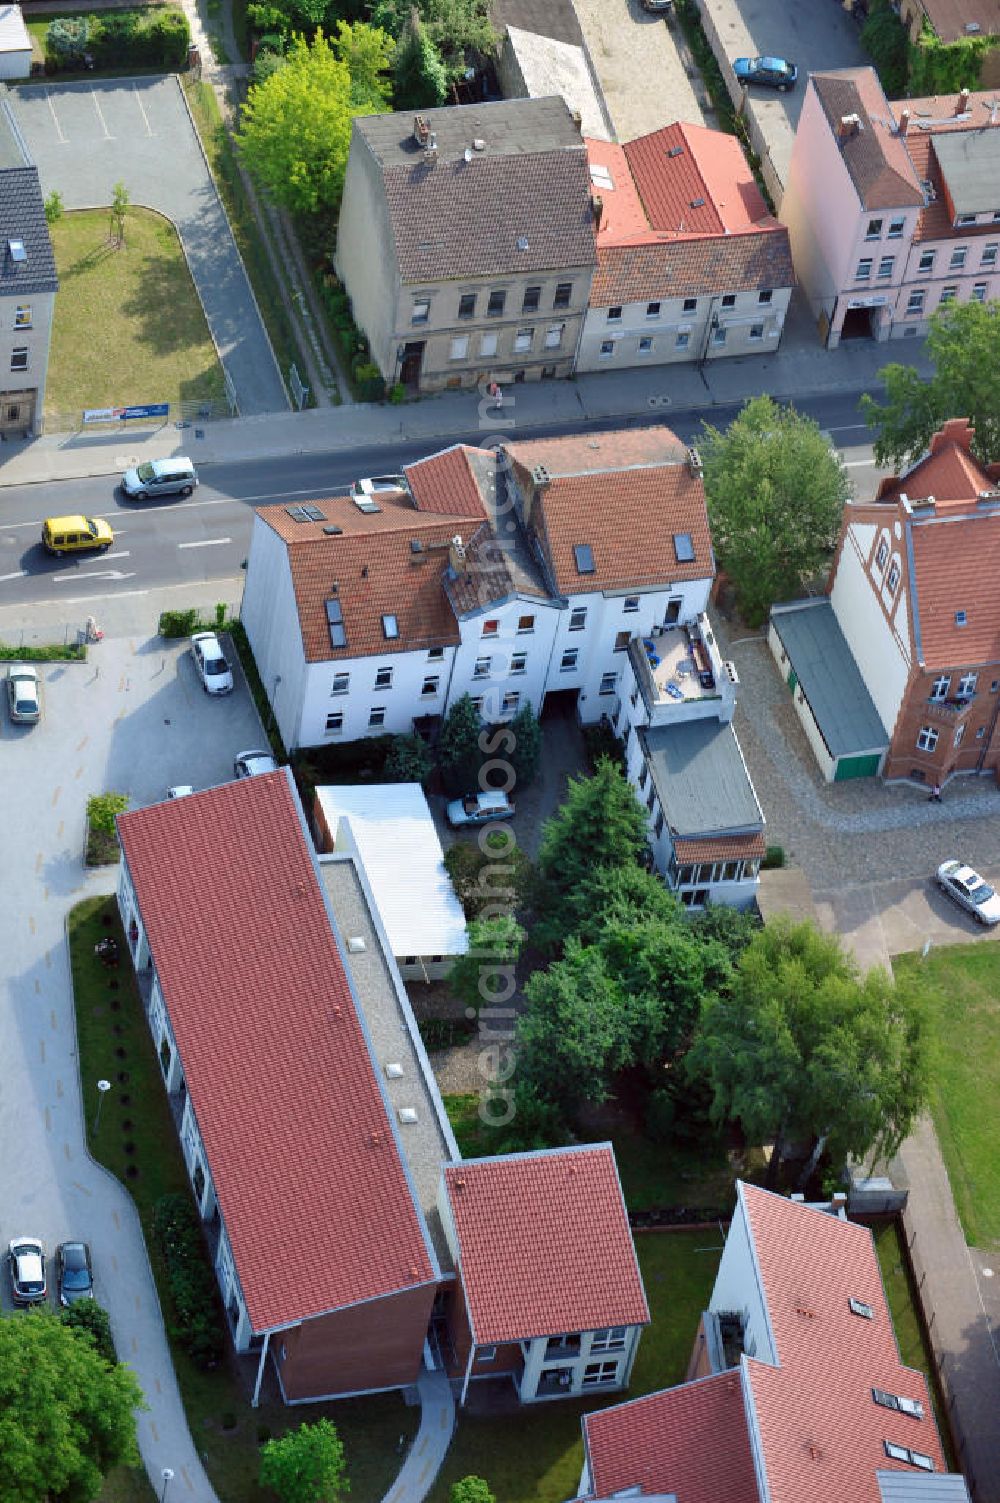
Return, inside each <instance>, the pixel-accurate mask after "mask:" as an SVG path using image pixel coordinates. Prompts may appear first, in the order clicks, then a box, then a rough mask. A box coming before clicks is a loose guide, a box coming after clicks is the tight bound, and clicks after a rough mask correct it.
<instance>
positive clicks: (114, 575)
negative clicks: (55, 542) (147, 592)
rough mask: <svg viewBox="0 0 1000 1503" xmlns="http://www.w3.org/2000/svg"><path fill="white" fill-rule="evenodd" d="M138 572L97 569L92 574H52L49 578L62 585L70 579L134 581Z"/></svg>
mask: <svg viewBox="0 0 1000 1503" xmlns="http://www.w3.org/2000/svg"><path fill="white" fill-rule="evenodd" d="M136 572H137V571H136V570H135V569H129V570H125V569H95V570H94V572H93V573H92V574H52V575H50V576H49V577H50V578H51V579H54V580H56V582H57V583H62V581H63V580H69V579H73V580H77V581H79V580H82V579H134V578H135V576H136Z"/></svg>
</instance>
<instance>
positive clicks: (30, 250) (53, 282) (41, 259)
mask: <svg viewBox="0 0 1000 1503" xmlns="http://www.w3.org/2000/svg"><path fill="white" fill-rule="evenodd" d="M0 113H2V112H0ZM11 240H20V241H21V243H22V244H23V246H24V249H25V252H26V259H25V260H24V261H15V260H14V259H13V258H12V256H11V254H10V247H9V243H8V242H9V241H11ZM58 286H59V279H58V277H57V276H56V261H55V256H54V255H53V254H52V241H51V240H50V239H49V227H48V225H47V224H46V222H45V204H44V202H43V200H42V189H41V185H40V183H39V181H38V169H37V168H35V167H8V168H6V170H0V297H12V296H17V295H18V294H20V293H24V294H25V295H26V296H27V295H28V294H30V293H34V292H55V290H56V288H57V287H58Z"/></svg>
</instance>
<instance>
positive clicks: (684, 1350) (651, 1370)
mask: <svg viewBox="0 0 1000 1503" xmlns="http://www.w3.org/2000/svg"><path fill="white" fill-rule="evenodd" d="M635 1241H636V1250H637V1252H638V1254H639V1263H640V1265H641V1267H642V1276H643V1280H644V1282H645V1285H646V1297H647V1299H648V1300H649V1308H650V1313H651V1315H652V1317H653V1319H652V1324H651V1325H650V1326H649V1327H648V1328H647V1329H646V1331H645V1332H644V1333H643V1336H642V1340H641V1341H640V1343H639V1355H638V1357H637V1358H636V1363H635V1367H634V1369H633V1372H632V1382H631V1385H630V1387H629V1390H628V1393H627V1394H614V1395H612V1396H611V1397H610V1398H606V1399H605V1400H604V1404H607V1403H621V1402H622V1400H623V1399H625V1398H638V1397H640V1396H641V1395H642V1394H644V1393H654V1392H655V1391H656V1390H657V1389H659V1388H668V1387H670V1386H671V1385H672V1384H674V1383H681V1382H683V1380H684V1377H685V1374H686V1373H687V1365H688V1359H689V1357H690V1356H691V1350H692V1348H693V1346H694V1339H695V1335H696V1333H697V1329H698V1320H699V1317H700V1315H701V1312H702V1311H703V1310H704V1308H705V1306H706V1305H707V1304H708V1298H709V1295H710V1294H711V1292H712V1285H713V1284H714V1282H715V1273H716V1269H717V1268H718V1266H719V1257H720V1254H721V1252H722V1236H721V1234H720V1233H719V1232H718V1231H698V1230H685V1231H672V1232H639V1233H637V1234H636V1239H635ZM602 1407H603V1405H602V1402H601V1400H600V1399H598V1398H595V1397H592V1398H589V1399H586V1400H572V1401H570V1402H564V1401H560V1402H553V1403H550V1404H539V1405H537V1406H533V1407H531V1408H529V1409H525V1410H522V1411H520V1412H519V1413H513V1414H510V1413H508V1414H504V1415H498V1416H496V1417H489V1418H487V1417H485V1416H481V1415H469V1414H460V1415H459V1418H458V1424H457V1426H456V1430H455V1438H454V1440H453V1441H452V1443H451V1449H450V1451H449V1452H448V1456H447V1458H446V1460H445V1464H444V1466H443V1467H442V1469H441V1472H440V1475H439V1476H438V1480H437V1483H436V1485H435V1487H434V1489H433V1491H432V1492H431V1494H430V1503H447V1499H448V1493H449V1490H450V1488H451V1485H452V1483H453V1482H455V1481H457V1480H458V1478H459V1477H464V1476H466V1475H467V1474H468V1473H470V1472H474V1473H477V1474H478V1475H480V1476H482V1477H485V1478H486V1480H487V1482H488V1483H489V1484H490V1487H491V1489H492V1491H493V1492H494V1493H495V1494H496V1496H497V1498H498V1499H500V1500H501V1503H564V1500H565V1499H566V1498H572V1497H573V1496H574V1494H575V1492H576V1489H577V1485H578V1483H579V1481H580V1468H581V1466H582V1465H583V1441H582V1439H581V1433H580V1417H581V1415H583V1414H587V1413H590V1412H591V1411H593V1410H594V1409H600V1408H602ZM356 1503H361V1500H360V1499H358V1500H356ZM363 1503H376V1500H374V1499H371V1500H369V1499H367V1498H366V1499H364V1500H363Z"/></svg>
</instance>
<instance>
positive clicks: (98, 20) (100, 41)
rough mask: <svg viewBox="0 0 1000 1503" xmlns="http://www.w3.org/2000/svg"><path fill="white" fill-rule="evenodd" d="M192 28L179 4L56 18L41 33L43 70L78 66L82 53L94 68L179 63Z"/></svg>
mask: <svg viewBox="0 0 1000 1503" xmlns="http://www.w3.org/2000/svg"><path fill="white" fill-rule="evenodd" d="M190 45H191V31H190V28H189V26H188V23H187V17H186V16H185V15H184V12H183V11H182V10H180V9H179V8H177V7H174V6H168V7H161V8H159V9H157V10H155V11H151V12H150V11H142V10H118V11H104V12H103V13H100V14H91V15H86V16H73V17H56V18H55V19H53V20H52V21H51V22H50V23H49V26H48V28H47V30H46V33H45V71H46V72H47V73H56V72H58V71H59V70H60V69H62V68H65V69H69V70H72V71H79V70H80V68H81V66H82V65H83V62H84V55H85V54H86V56H87V57H90V58H92V59H93V66H94V67H95V68H98V69H102V70H103V69H108V68H166V69H172V68H183V67H185V65H186V64H187V58H188V48H189V47H190Z"/></svg>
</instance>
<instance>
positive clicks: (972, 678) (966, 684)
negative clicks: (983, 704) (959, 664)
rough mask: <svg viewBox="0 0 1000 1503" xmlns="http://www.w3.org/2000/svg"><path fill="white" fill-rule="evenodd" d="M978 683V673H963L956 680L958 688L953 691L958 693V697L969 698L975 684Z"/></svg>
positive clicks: (973, 691) (974, 688)
mask: <svg viewBox="0 0 1000 1503" xmlns="http://www.w3.org/2000/svg"><path fill="white" fill-rule="evenodd" d="M978 683H979V674H978V673H963V674H962V677H961V678H960V679H959V681H958V688H957V689H956V691H955V692H956V694H957V695H958V698H959V699H971V698H972V696H973V695H974V694H975V692H976V686H977V685H978Z"/></svg>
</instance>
